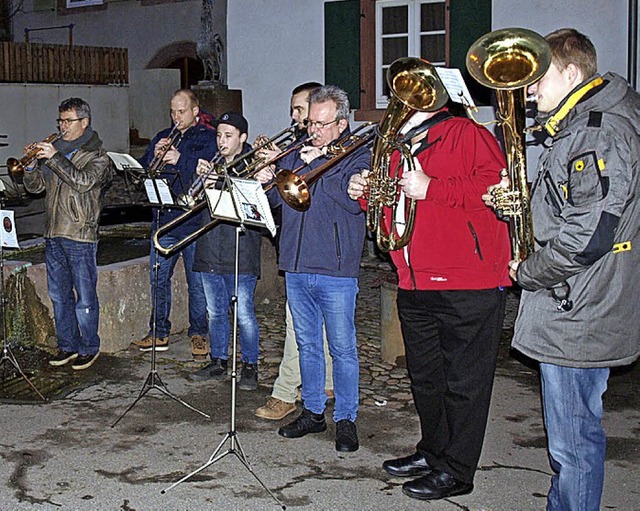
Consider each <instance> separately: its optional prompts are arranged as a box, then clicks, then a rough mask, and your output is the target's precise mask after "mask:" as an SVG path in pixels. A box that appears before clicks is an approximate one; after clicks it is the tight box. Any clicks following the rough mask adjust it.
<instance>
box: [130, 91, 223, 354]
mask: <svg viewBox="0 0 640 511" xmlns="http://www.w3.org/2000/svg"><path fill="white" fill-rule="evenodd" d="M199 114H200V108H199V106H198V98H197V97H196V96H195V94H194V93H193V91H192V90H189V89H183V90H179V91H176V92H175V93H174V94H173V97H172V98H171V118H172V120H173V122H174V126H173V128H167V129H165V130H162V131H161V132H160V133H158V134H157V135H156V136H155V137H154V138H153V140H151V143H150V144H149V146H148V147H147V151H146V152H145V154H144V155H143V157H142V158H141V159H140V164H141V165H142V166H143V167H144V168H147V169H148V168H149V166H150V164H152V165H153V166H156V167H159V169H160V170H161V172H160V173H159V176H157V177H163V178H166V180H167V181H168V182H169V184H170V186H171V191H172V194H173V195H174V197H179V196H180V195H182V194H185V193H186V192H187V190H188V189H189V187H190V185H191V184H192V183H193V181H194V180H195V178H196V173H195V170H196V164H197V162H198V159H199V158H204V159H207V160H209V159H211V158H212V157H213V155H214V154H216V151H217V148H216V136H215V132H214V131H213V130H212V129H209V128H208V127H207V126H206V125H204V124H202V123H200V122H199V121H200V117H199ZM172 135H175V139H174V141H172V140H171V137H172ZM172 142H173V143H172ZM183 213H184V210H183V209H181V208H179V207H169V208H162V209H160V210H159V211H158V210H154V216H153V222H152V229H153V231H154V232H155V231H156V230H157V229H158V227H159V226H162V225H165V224H167V223H168V222H170V221H171V220H173V219H174V218H176V217H178V216H180V215H181V214H183ZM201 221H202V219H201V216H197V215H196V216H193V217H192V218H190V219H189V220H187V221H185V222H182V223H180V224H178V225H176V226H175V228H174V229H172V230H171V231H169V232H167V233H165V234H164V235H163V236H161V237H160V243H161V244H162V246H165V247H166V246H169V245H172V244H173V243H175V242H177V241H178V240H181V239H183V238H184V237H185V236H186V235H188V234H190V233H192V232H193V231H195V230H196V229H197V228H198V227H199V226H200V223H201ZM195 250H196V246H195V243H191V244H189V245H187V246H186V247H184V248H183V249H182V250H181V251H180V252H178V253H175V254H171V255H170V256H164V255H161V254H160V255H158V256H157V266H158V268H157V275H156V270H155V266H156V251H155V249H154V247H153V242H152V243H151V256H150V260H149V262H150V264H149V267H150V282H151V306H152V307H154V305H155V307H156V308H155V314H154V311H153V310H152V311H151V316H150V318H149V333H148V334H147V335H146V336H145V337H144V338H142V339H139V340H136V341H133V342H132V343H131V344H132V347H133V348H136V349H139V350H140V351H151V349H152V344H153V342H152V341H153V339H152V335H153V331H154V328H153V326H154V325H153V318H154V316H155V318H156V321H155V334H156V343H155V349H156V351H166V350H168V349H169V334H170V333H171V321H170V320H169V314H170V313H171V278H172V276H173V270H174V268H175V266H176V264H177V262H178V259H180V256H181V255H182V261H183V263H184V273H185V276H186V279H187V286H188V292H189V330H188V334H189V336H190V337H191V354H192V356H193V358H194V360H206V358H207V353H208V351H209V350H208V346H207V339H206V336H207V309H206V299H205V296H204V289H203V287H202V279H201V278H200V274H199V273H197V272H194V271H193V259H194V256H195ZM156 279H157V286H156Z"/></svg>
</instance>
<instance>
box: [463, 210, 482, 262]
mask: <svg viewBox="0 0 640 511" xmlns="http://www.w3.org/2000/svg"><path fill="white" fill-rule="evenodd" d="M467 226H469V232H471V236H472V237H473V244H474V246H475V249H474V251H473V252H474V254H476V255H477V256H478V258H479V259H480V260H481V261H482V260H483V257H482V250H480V240H479V239H478V233H477V232H476V230H475V228H474V227H473V223H471V220H469V221H468V222H467Z"/></svg>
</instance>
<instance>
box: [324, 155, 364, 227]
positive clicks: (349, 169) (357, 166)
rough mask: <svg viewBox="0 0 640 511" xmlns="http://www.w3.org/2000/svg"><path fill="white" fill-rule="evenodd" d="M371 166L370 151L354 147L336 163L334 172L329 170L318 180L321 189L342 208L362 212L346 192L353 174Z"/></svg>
mask: <svg viewBox="0 0 640 511" xmlns="http://www.w3.org/2000/svg"><path fill="white" fill-rule="evenodd" d="M370 168H371V153H370V151H369V150H368V149H366V148H365V147H360V148H359V149H356V151H355V153H354V154H353V155H350V156H347V157H346V159H345V160H343V161H342V162H340V163H339V164H338V168H337V169H336V171H335V172H331V171H329V173H328V174H327V175H325V176H324V177H323V178H322V179H321V180H320V185H321V186H322V189H323V191H324V192H325V193H326V194H327V195H328V196H329V197H330V198H331V199H332V200H333V201H334V202H335V203H336V204H338V206H340V207H341V208H342V209H344V210H346V211H347V212H349V213H352V214H354V215H358V214H360V213H362V207H361V206H360V203H359V202H358V201H357V200H353V199H352V198H351V197H349V195H348V194H347V188H348V187H349V180H350V179H351V176H353V175H354V174H359V173H360V172H362V171H363V170H369V169H370ZM311 200H313V198H312V199H311Z"/></svg>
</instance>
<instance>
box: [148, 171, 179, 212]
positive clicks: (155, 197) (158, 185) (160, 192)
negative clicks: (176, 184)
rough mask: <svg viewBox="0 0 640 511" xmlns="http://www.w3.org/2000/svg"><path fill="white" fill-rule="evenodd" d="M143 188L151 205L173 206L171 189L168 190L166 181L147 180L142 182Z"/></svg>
mask: <svg viewBox="0 0 640 511" xmlns="http://www.w3.org/2000/svg"><path fill="white" fill-rule="evenodd" d="M144 188H145V190H146V191H147V197H148V199H149V202H150V203H151V204H164V205H173V204H175V201H174V200H173V195H171V188H169V183H167V180H166V179H151V178H147V179H145V180H144Z"/></svg>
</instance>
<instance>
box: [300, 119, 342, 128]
mask: <svg viewBox="0 0 640 511" xmlns="http://www.w3.org/2000/svg"><path fill="white" fill-rule="evenodd" d="M338 120H339V119H334V120H333V121H329V122H322V121H312V120H310V119H307V120H306V121H307V123H306V124H307V128H315V129H317V130H322V129H324V128H326V127H327V126H329V125H330V124H333V123H334V122H338Z"/></svg>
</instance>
